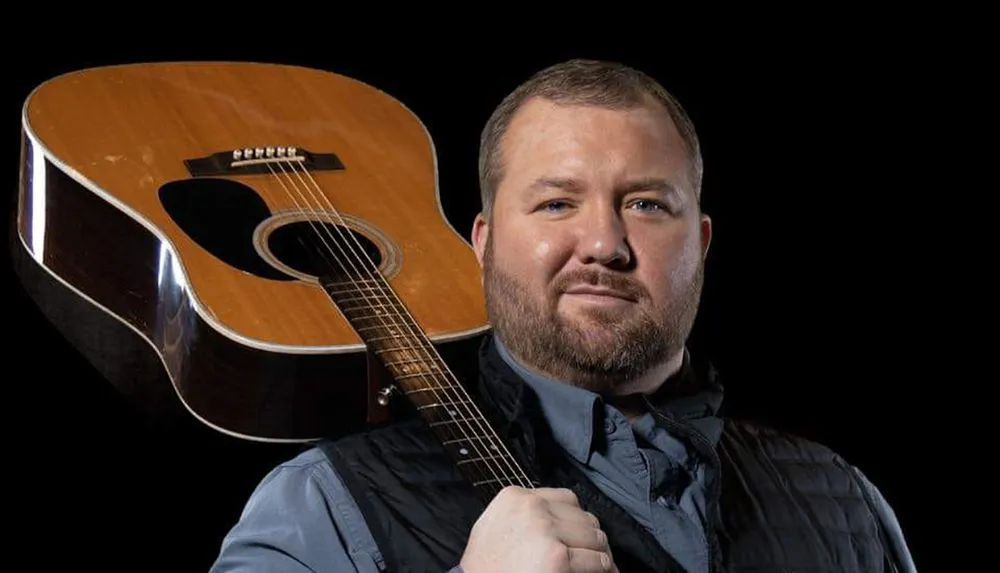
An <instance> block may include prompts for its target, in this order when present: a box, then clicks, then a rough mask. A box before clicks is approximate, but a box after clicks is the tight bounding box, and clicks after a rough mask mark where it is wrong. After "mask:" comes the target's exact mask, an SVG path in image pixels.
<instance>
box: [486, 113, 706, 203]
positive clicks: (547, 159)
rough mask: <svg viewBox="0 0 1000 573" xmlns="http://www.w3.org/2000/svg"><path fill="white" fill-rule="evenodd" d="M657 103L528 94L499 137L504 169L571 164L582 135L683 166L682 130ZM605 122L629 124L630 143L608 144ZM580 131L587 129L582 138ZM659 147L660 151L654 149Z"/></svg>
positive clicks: (632, 154)
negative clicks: (620, 104) (559, 99)
mask: <svg viewBox="0 0 1000 573" xmlns="http://www.w3.org/2000/svg"><path fill="white" fill-rule="evenodd" d="M658 105H659V104H657V103H656V102H652V101H650V102H649V103H648V104H647V105H644V106H636V107H632V108H627V109H625V108H622V109H610V108H606V107H600V106H595V105H582V104H563V103H556V102H552V101H549V100H543V99H540V98H535V99H532V100H529V101H528V102H526V103H525V104H524V106H522V108H521V109H520V110H519V111H518V113H517V114H516V115H515V116H514V117H513V118H512V121H511V123H510V125H509V128H508V131H507V134H506V136H505V137H504V139H503V141H502V142H501V150H500V151H501V156H502V158H503V163H504V164H505V167H506V169H511V168H513V169H515V170H517V171H521V170H522V169H524V168H526V167H533V168H534V169H541V168H549V167H554V165H551V163H552V162H553V161H556V162H558V163H560V164H563V165H565V166H572V165H573V164H574V163H578V162H579V161H582V160H583V159H581V158H579V157H578V156H577V154H576V150H577V149H578V147H579V143H580V141H586V142H588V143H584V144H583V145H584V147H587V146H590V148H591V149H594V148H599V147H600V146H601V145H604V144H605V143H606V144H607V145H608V148H607V152H608V154H609V155H614V154H615V153H617V154H618V155H619V156H622V154H624V157H626V158H627V160H628V161H629V162H630V163H635V161H633V160H637V161H639V160H640V158H643V157H653V158H654V159H653V160H652V162H646V163H656V164H661V165H663V166H666V165H668V164H671V163H676V164H677V165H676V167H677V168H682V166H683V165H685V164H686V163H687V157H686V152H685V150H684V144H683V141H682V139H681V136H680V133H679V132H678V131H677V129H676V127H675V126H674V124H673V121H672V119H671V118H670V116H669V113H668V112H667V111H666V109H665V108H663V107H662V106H659V107H657V106H658ZM622 120H624V121H622ZM609 125H611V126H618V127H624V128H625V129H626V130H628V133H629V134H630V135H629V136H628V137H626V139H629V140H631V141H628V142H626V143H625V145H626V146H628V147H630V149H622V148H621V147H619V148H618V149H615V148H613V147H612V146H611V143H610V142H611V141H612V139H611V137H610V134H609V133H608V132H607V131H605V129H607V128H608V127H609ZM611 129H617V127H612V128H611ZM618 133H621V132H618ZM632 133H634V134H636V137H635V138H634V139H632V138H631V134H632ZM580 134H585V135H583V136H582V138H583V139H582V140H581V139H580V137H581V135H580ZM605 138H607V139H605ZM614 141H619V142H620V141H623V140H622V139H616V140H614ZM657 148H659V149H661V150H662V151H663V153H658V152H657ZM506 169H505V170H506ZM521 174H523V175H527V174H526V173H521ZM508 175H510V173H508ZM546 175H555V174H546ZM505 179H506V177H505ZM685 179H686V178H685ZM685 182H686V181H685ZM678 183H680V182H678Z"/></svg>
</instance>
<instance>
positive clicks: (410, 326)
mask: <svg viewBox="0 0 1000 573" xmlns="http://www.w3.org/2000/svg"><path fill="white" fill-rule="evenodd" d="M323 287H324V289H325V290H326V292H327V294H328V295H329V296H330V298H331V299H332V300H333V302H334V303H335V304H336V305H337V307H338V308H339V309H340V311H341V312H342V313H343V315H344V317H345V318H346V319H347V321H348V322H349V323H350V324H351V325H352V327H353V328H354V330H355V331H356V332H357V333H358V335H359V336H360V337H361V339H362V340H363V341H364V342H365V344H366V345H367V346H368V347H369V348H370V349H372V350H373V352H374V353H375V355H376V356H377V357H378V359H379V360H380V361H381V363H382V365H383V366H384V367H385V368H386V370H387V371H388V372H389V373H390V374H391V375H392V377H393V379H394V380H395V381H396V384H397V387H398V389H399V391H400V392H401V393H402V394H403V395H405V396H406V397H407V399H409V400H410V402H411V403H412V404H413V406H414V407H415V409H416V411H417V413H418V415H419V416H420V417H421V418H422V419H423V420H424V422H425V423H426V424H427V426H428V427H429V428H430V430H431V431H432V432H433V434H434V435H435V436H436V437H437V439H438V441H439V442H440V444H441V445H442V446H443V447H444V449H445V450H446V451H447V452H448V454H449V455H450V456H451V458H452V459H453V460H454V462H455V464H456V465H457V467H458V469H459V471H460V472H461V473H462V474H463V475H464V476H465V477H466V479H467V480H469V482H470V483H471V484H472V486H473V487H474V488H476V489H477V490H479V492H480V493H481V494H482V495H483V496H484V498H485V499H492V497H493V496H494V495H496V493H498V492H499V491H500V490H501V489H503V488H504V487H506V486H508V485H517V486H521V487H532V486H531V482H530V480H529V479H528V477H527V474H526V473H525V472H524V470H523V469H522V468H521V467H520V465H519V464H518V463H517V461H516V460H515V459H514V457H513V456H512V455H511V454H510V452H509V451H508V449H507V447H506V446H505V445H504V444H503V442H502V441H501V440H500V438H499V436H498V435H497V434H496V432H495V431H494V430H493V428H492V426H491V425H490V424H489V421H488V420H487V419H486V418H485V417H484V416H483V414H482V412H481V411H480V410H479V407H478V406H477V405H476V403H475V402H474V401H473V400H472V398H471V396H469V394H468V392H467V391H466V389H465V387H464V386H463V385H462V384H461V383H460V382H459V380H458V379H457V378H456V377H455V376H454V374H453V373H452V371H451V369H450V368H449V367H448V365H447V364H446V363H445V362H444V360H443V359H442V358H441V356H440V355H439V354H438V352H437V350H436V349H435V348H434V346H433V345H432V344H431V342H430V340H429V339H428V338H427V337H426V335H425V334H424V332H423V331H422V329H421V328H420V327H419V326H418V325H417V324H416V321H415V320H413V318H412V316H411V315H410V313H409V312H408V310H407V309H406V308H405V306H404V305H403V303H402V302H401V301H400V300H399V298H398V297H397V296H396V294H395V292H394V291H393V290H392V288H391V287H390V286H389V284H388V283H387V282H386V281H385V280H384V279H383V278H382V276H381V275H380V274H378V273H377V272H374V271H373V272H372V273H369V274H368V275H367V278H364V279H361V278H345V277H343V276H340V277H336V278H334V279H329V280H324V281H323Z"/></svg>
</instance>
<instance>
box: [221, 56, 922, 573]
mask: <svg viewBox="0 0 1000 573" xmlns="http://www.w3.org/2000/svg"><path fill="white" fill-rule="evenodd" d="M480 174H481V191H482V199H483V211H482V213H481V214H480V215H479V216H478V217H477V218H476V221H475V224H474V229H473V233H472V240H473V245H474V248H475V251H476V254H477V257H478V258H479V261H480V263H481V265H482V268H483V281H484V282H483V284H484V287H485V291H486V296H487V309H488V312H489V318H490V321H491V324H492V326H493V329H492V333H491V335H490V336H488V337H487V338H486V339H485V341H484V344H483V346H482V350H481V353H480V356H479V360H480V363H479V366H480V380H479V384H478V385H475V392H476V395H477V397H478V401H479V403H480V404H481V405H482V408H483V411H484V412H485V414H486V415H487V417H488V418H489V419H490V420H491V421H492V423H493V425H494V427H495V428H496V430H497V432H498V434H499V435H500V436H501V437H502V439H503V441H504V444H505V445H506V446H508V447H509V448H510V451H512V452H514V454H513V455H515V457H516V458H517V459H518V460H519V461H520V462H521V463H522V464H523V466H524V468H527V469H526V471H527V472H529V473H530V476H531V477H530V479H531V480H532V483H527V482H526V481H515V482H513V485H509V486H508V487H505V488H504V489H503V490H502V491H500V492H499V494H497V495H496V496H493V497H492V498H488V499H485V500H482V501H481V500H480V498H479V497H477V495H476V491H475V490H474V489H473V488H472V487H471V485H470V484H469V482H468V481H467V480H463V479H462V477H461V474H459V472H458V471H457V470H456V466H455V463H454V461H453V460H452V459H451V458H449V457H447V456H446V455H445V453H444V450H443V449H442V446H441V445H440V444H439V443H438V442H437V441H435V440H434V439H433V437H432V434H430V433H429V431H428V430H427V429H426V428H425V427H424V426H423V425H421V423H420V422H419V421H417V420H415V419H414V420H404V421H401V422H399V423H396V424H394V425H390V426H388V427H385V428H380V429H377V430H373V431H371V432H367V433H364V434H362V435H359V436H351V437H349V438H345V439H342V440H338V441H337V442H335V443H324V444H323V445H322V446H321V447H317V448H313V449H310V450H308V451H306V452H304V453H303V454H301V455H299V456H298V457H296V458H295V459H294V460H291V461H289V462H288V463H285V464H282V465H281V466H280V467H278V468H276V469H275V470H274V471H273V472H271V473H270V474H269V475H268V476H267V477H266V478H265V479H264V480H263V482H262V483H261V484H260V486H259V487H258V489H257V490H256V491H255V492H254V494H253V496H252V497H251V499H250V500H249V502H248V504H247V506H246V509H245V511H244V513H243V515H242V517H241V518H240V520H239V522H238V523H237V524H236V525H235V526H234V527H233V529H232V530H231V532H230V533H229V535H228V536H227V537H226V539H225V541H224V543H223V545H222V550H221V553H220V556H219V558H218V560H217V562H216V563H215V565H214V568H213V571H214V572H216V573H222V572H235V571H289V572H306V571H310V572H316V573H325V572H330V573H332V572H344V571H359V572H360V571H364V572H375V571H382V570H389V571H436V572H442V573H443V572H446V571H452V572H458V571H463V572H464V573H491V572H499V571H504V572H514V571H516V572H523V573H532V572H539V573H541V572H547V573H551V572H588V571H621V572H623V573H625V572H632V571H678V572H689V573H709V572H713V573H714V572H721V571H728V572H735V571H755V572H765V571H775V572H777V571H843V572H853V571H915V568H914V566H913V563H912V561H911V559H910V557H909V553H908V550H907V547H906V544H905V541H904V540H903V536H902V534H901V532H900V530H899V527H898V525H897V523H896V520H895V517H894V515H893V513H892V510H891V508H890V507H889V505H888V504H887V503H886V502H885V500H884V499H882V497H881V496H880V495H879V492H878V490H877V489H876V488H875V487H874V486H873V485H872V484H871V483H869V482H868V481H867V480H866V479H865V478H864V476H863V475H862V474H861V472H860V471H858V470H857V469H856V468H854V467H852V466H850V465H849V464H847V463H845V462H844V460H842V459H841V458H840V457H838V456H837V455H836V454H835V453H833V452H831V451H830V450H828V449H827V448H825V447H823V446H821V445H819V444H815V443H812V442H809V441H807V440H803V439H800V438H798V437H795V436H790V435H785V434H781V433H778V432H775V431H773V430H770V429H767V428H763V427H759V426H756V425H753V424H749V423H744V422H737V421H733V420H728V419H724V418H723V417H722V416H721V414H720V413H719V406H720V402H721V397H722V390H721V386H720V385H719V384H718V382H717V380H716V378H715V376H714V374H713V372H712V370H711V369H710V368H707V367H705V366H704V365H701V364H700V362H699V361H698V360H696V359H695V357H693V356H691V354H690V353H689V352H688V351H687V350H686V346H685V345H686V340H687V337H688V334H689V332H690V331H691V328H692V324H693V322H694V319H695V315H696V311H697V308H698V303H699V298H700V295H701V288H702V279H703V272H704V260H705V256H706V253H707V252H708V247H709V244H710V241H711V237H712V225H711V220H710V219H709V217H708V216H707V215H705V214H704V213H702V212H701V209H700V193H701V190H700V189H701V178H702V163H701V158H700V151H699V144H698V139H697V136H696V134H695V130H694V128H693V127H692V125H691V122H690V121H689V119H688V117H687V115H686V114H685V112H684V111H683V109H682V108H681V106H680V105H679V104H678V103H677V102H676V101H675V100H674V99H673V98H672V97H671V96H670V95H669V94H668V93H667V92H666V91H665V90H663V88H662V87H660V86H659V85H658V84H657V83H656V82H654V81H653V80H651V79H650V78H648V77H647V76H646V75H644V74H642V73H640V72H638V71H635V70H632V69H630V68H627V67H625V66H622V65H618V64H613V63H605V62H594V61H583V60H574V61H569V62H566V63H563V64H560V65H556V66H553V67H551V68H548V69H546V70H543V71H541V72H539V73H538V74H536V75H535V76H534V77H533V78H531V79H530V80H529V81H528V82H526V83H525V84H524V85H522V86H520V87H519V88H518V89H517V90H515V92H514V93H512V94H511V95H510V96H508V97H507V98H506V99H505V100H504V101H503V102H502V103H501V105H500V106H499V107H498V109H497V110H496V112H495V113H494V114H493V116H492V117H491V119H490V121H489V122H488V124H487V126H486V128H485V130H484V132H483V139H482V148H481V160H480Z"/></svg>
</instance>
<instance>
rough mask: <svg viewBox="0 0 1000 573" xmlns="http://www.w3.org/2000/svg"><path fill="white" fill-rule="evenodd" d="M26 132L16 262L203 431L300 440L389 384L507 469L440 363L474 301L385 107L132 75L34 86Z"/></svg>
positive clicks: (479, 311)
mask: <svg viewBox="0 0 1000 573" xmlns="http://www.w3.org/2000/svg"><path fill="white" fill-rule="evenodd" d="M22 135H23V137H22V142H23V147H22V156H21V157H22V164H21V166H22V168H21V178H20V188H19V195H18V201H17V211H16V224H15V229H14V230H15V233H16V237H15V238H14V248H15V250H17V251H19V252H17V253H16V254H17V255H20V257H21V260H22V263H21V264H22V265H24V264H25V262H24V261H27V262H29V263H30V264H32V265H34V266H35V267H36V268H37V269H40V270H41V271H44V272H40V273H39V274H40V275H41V276H45V277H48V279H50V280H51V281H52V282H53V284H55V285H58V287H59V288H60V289H62V290H61V291H60V292H66V293H70V294H71V296H74V297H78V298H79V300H81V301H85V302H86V304H87V305H88V306H90V307H92V308H94V309H99V311H101V313H103V314H105V315H107V316H109V317H112V318H113V319H115V320H116V321H118V322H120V323H121V324H122V325H125V326H126V327H127V328H128V331H129V332H130V333H131V335H133V336H137V337H140V338H141V340H143V341H144V342H145V343H146V344H148V345H149V346H150V347H151V348H152V349H153V350H154V351H155V353H156V356H157V357H158V359H159V361H160V363H161V364H162V367H163V369H164V372H166V374H167V375H168V377H169V380H170V382H171V386H172V389H173V391H174V393H175V394H176V397H177V398H178V399H179V401H180V402H181V403H182V404H183V405H184V407H185V408H186V409H187V410H188V411H189V412H190V413H191V414H192V415H194V416H195V417H196V418H197V419H198V420H200V421H202V422H204V423H205V424H207V425H209V426H210V427H212V428H214V429H216V430H219V431H221V432H224V433H227V434H230V435H233V436H237V437H239V438H243V439H248V440H260V441H292V442H295V441H299V442H308V441H311V440H316V439H319V438H321V437H324V436H329V435H331V434H334V433H336V432H337V431H339V430H340V429H341V428H343V427H344V420H342V419H341V418H342V417H343V413H344V412H345V411H350V412H355V411H358V408H357V406H358V405H361V406H362V408H361V411H362V412H364V413H365V414H366V416H367V420H368V421H371V420H373V419H375V418H376V417H377V416H376V415H375V414H372V408H367V409H365V408H366V407H367V406H368V405H370V404H372V403H373V387H372V386H371V385H370V384H368V383H367V381H369V380H376V381H377V380H379V379H381V378H380V376H383V375H387V376H384V379H385V380H387V381H388V385H387V386H385V388H384V389H383V391H392V390H395V391H396V392H397V393H399V394H402V395H405V396H407V397H408V398H409V399H410V401H411V404H412V406H414V407H415V409H416V411H417V412H419V413H420V415H421V416H422V417H423V418H424V420H425V421H426V422H427V423H428V424H429V425H430V426H431V428H432V429H433V430H434V431H435V432H436V433H437V435H438V437H439V438H440V439H441V442H442V443H443V444H444V445H445V446H446V447H447V448H448V450H449V451H450V452H451V453H452V454H453V455H454V456H455V457H456V459H458V460H459V461H460V462H463V467H464V469H466V471H467V472H468V473H469V475H470V476H472V477H473V478H474V479H476V480H477V483H479V484H480V485H481V484H484V483H486V482H490V483H492V484H493V485H496V484H497V483H499V482H500V481H503V480H498V479H493V478H497V477H498V476H502V475H507V476H509V475H511V474H512V473H518V474H519V473H520V472H518V471H516V469H513V470H512V468H516V466H514V465H513V460H510V459H509V453H507V452H506V450H505V448H503V446H502V445H501V444H500V442H499V440H498V439H496V435H495V434H494V433H493V431H492V430H491V429H490V427H489V425H488V423H487V422H486V420H485V419H484V418H483V417H482V415H481V413H480V412H479V410H478V408H477V407H476V405H475V404H474V403H473V401H472V400H471V399H470V397H469V395H468V394H467V393H466V392H465V390H464V389H463V387H462V384H461V383H460V382H459V380H458V379H457V377H456V376H455V374H454V373H453V372H452V371H451V369H450V368H449V365H448V363H447V361H445V360H444V359H443V358H442V354H441V353H440V352H439V349H441V348H447V347H448V345H451V344H456V343H458V342H460V341H465V340H469V339H471V338H472V337H475V336H476V335H478V334H482V333H484V332H485V331H486V329H487V328H488V325H487V322H486V313H485V303H484V299H483V293H482V290H481V288H482V287H481V282H480V275H479V267H478V263H477V261H476V259H475V255H474V253H473V251H472V248H471V246H470V244H469V243H468V242H466V241H465V240H464V239H463V237H462V236H461V235H460V234H459V233H457V232H456V231H455V229H454V228H453V227H452V226H451V225H450V223H449V222H448V221H447V219H446V218H445V216H444V213H443V211H442V207H441V203H440V197H439V194H438V193H439V190H438V181H437V166H436V155H435V150H434V145H433V141H432V139H431V137H430V135H429V134H428V132H427V130H426V129H425V126H424V125H423V124H422V123H421V121H420V120H419V118H418V117H416V115H415V114H414V113H412V112H411V111H410V110H409V109H408V108H406V107H405V106H404V105H403V104H401V103H400V102H399V101H397V100H396V99H394V98H393V97H391V96H390V95H387V94H386V93H384V92H382V91H380V90H378V89H376V88H374V87H372V86H370V85H368V84H366V83H363V82H361V81H358V80H355V79H352V78H348V77H345V76H343V75H339V74H335V73H330V72H327V71H321V70H314V69H308V68H302V67H297V66H288V65H279V64H265V63H241V62H164V63H150V64H127V65H118V66H108V67H100V68H93V69H86V70H81V71H77V72H73V73H69V74H65V75H62V76H58V77H55V78H53V79H51V80H49V81H47V82H45V83H43V84H42V85H40V86H38V87H37V88H36V89H35V90H34V91H33V92H32V93H31V94H30V95H29V97H28V98H27V100H26V102H25V105H24V108H23V121H22ZM112 344H113V341H112V342H108V343H107V344H105V347H109V346H110V345H112ZM377 398H378V400H379V402H381V403H384V398H385V394H384V393H380V394H379V395H378V396H377ZM507 481H508V483H510V479H509V477H508V479H507ZM489 489H495V488H493V487H490V488H489Z"/></svg>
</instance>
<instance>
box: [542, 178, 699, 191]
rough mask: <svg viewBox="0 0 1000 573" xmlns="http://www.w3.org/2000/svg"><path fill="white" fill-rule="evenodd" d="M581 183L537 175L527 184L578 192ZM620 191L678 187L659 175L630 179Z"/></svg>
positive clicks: (580, 189) (663, 189) (674, 188)
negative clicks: (537, 176) (536, 177)
mask: <svg viewBox="0 0 1000 573" xmlns="http://www.w3.org/2000/svg"><path fill="white" fill-rule="evenodd" d="M583 187H584V186H583V184H582V183H580V182H579V181H578V180H576V179H573V178H571V177H539V178H538V179H535V181H534V182H533V183H532V184H531V185H529V186H528V189H529V190H530V191H542V190H545V189H561V190H563V191H570V192H576V193H578V192H580V191H582V190H583ZM620 191H621V192H622V193H639V192H643V191H653V192H658V193H664V194H678V193H679V192H680V189H678V188H677V186H676V185H674V184H673V183H671V182H670V181H668V180H666V179H663V178H661V177H645V178H643V179H637V180H634V181H630V182H629V183H627V184H626V185H625V186H624V187H622V188H621V189H620Z"/></svg>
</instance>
